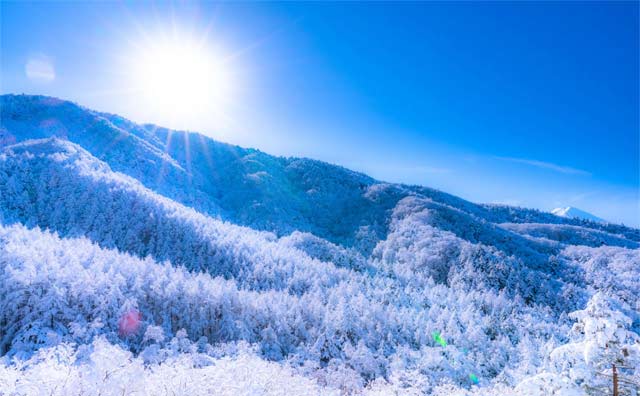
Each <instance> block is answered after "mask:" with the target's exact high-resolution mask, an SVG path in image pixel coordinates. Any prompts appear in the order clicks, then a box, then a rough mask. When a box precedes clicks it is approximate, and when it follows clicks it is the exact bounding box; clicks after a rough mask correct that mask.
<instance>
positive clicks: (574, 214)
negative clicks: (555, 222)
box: [551, 206, 607, 223]
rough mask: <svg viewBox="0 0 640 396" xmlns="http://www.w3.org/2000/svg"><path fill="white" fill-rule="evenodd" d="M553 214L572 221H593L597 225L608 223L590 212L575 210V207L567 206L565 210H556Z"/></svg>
mask: <svg viewBox="0 0 640 396" xmlns="http://www.w3.org/2000/svg"><path fill="white" fill-rule="evenodd" d="M551 213H553V214H554V215H556V216H560V217H568V218H572V219H584V220H591V221H595V222H596V223H606V222H607V221H606V220H604V219H602V218H600V217H598V216H595V215H592V214H591V213H589V212H585V211H584V210H582V209H578V208H574V207H573V206H566V207H564V208H555V209H553V210H552V211H551Z"/></svg>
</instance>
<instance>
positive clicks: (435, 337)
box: [431, 331, 447, 347]
mask: <svg viewBox="0 0 640 396" xmlns="http://www.w3.org/2000/svg"><path fill="white" fill-rule="evenodd" d="M431 335H432V336H433V340H434V341H435V342H436V343H437V344H440V345H441V346H443V347H446V346H447V341H446V340H445V339H444V337H443V336H441V335H440V333H438V332H437V331H434V332H433V333H431Z"/></svg>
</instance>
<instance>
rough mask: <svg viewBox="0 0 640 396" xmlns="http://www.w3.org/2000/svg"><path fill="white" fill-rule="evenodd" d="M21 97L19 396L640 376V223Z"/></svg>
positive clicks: (16, 257) (15, 321) (1, 179)
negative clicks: (467, 192) (517, 204)
mask: <svg viewBox="0 0 640 396" xmlns="http://www.w3.org/2000/svg"><path fill="white" fill-rule="evenodd" d="M1 102H2V103H1V104H2V107H1V108H0V114H1V115H2V118H1V124H2V125H1V127H0V145H2V146H3V148H2V149H0V354H1V355H2V357H0V389H1V390H0V394H3V392H4V391H5V390H8V394H31V393H39V394H69V393H82V392H84V393H86V394H97V393H101V394H109V392H113V393H114V394H115V393H117V394H135V393H146V394H173V393H176V394H177V393H188V394H193V395H199V394H211V393H216V394H294V395H295V394H310V393H311V394H319V395H321V394H329V395H334V394H336V395H337V394H352V393H353V394H378V395H383V394H415V395H421V394H433V395H472V394H473V395H476V394H478V395H495V394H503V395H520V396H522V395H547V394H558V395H585V394H586V395H592V394H603V393H606V392H607V391H608V389H607V386H608V382H607V378H606V377H602V376H600V375H599V374H597V373H599V372H601V371H602V370H607V369H609V367H610V364H612V362H616V364H618V365H619V366H620V375H621V376H623V377H624V378H625V379H628V380H629V381H631V382H633V381H636V382H638V381H637V378H640V372H639V371H638V370H639V369H638V367H640V361H639V360H638V359H639V356H640V351H639V350H638V348H639V347H638V345H639V337H640V336H639V334H640V333H639V332H640V327H639V326H638V323H640V281H639V279H640V231H639V230H637V229H632V228H628V227H624V226H622V225H615V224H608V223H601V222H594V221H590V220H584V219H583V218H573V217H571V213H575V211H571V210H568V211H566V213H568V215H567V216H568V217H558V216H555V215H553V214H550V213H544V212H540V211H536V210H531V209H526V208H514V207H508V206H500V205H476V204H473V203H471V202H468V201H465V200H462V199H460V198H457V197H455V196H452V195H449V194H446V193H444V192H441V191H437V190H433V189H429V188H426V187H419V186H404V185H396V184H390V183H383V182H379V181H376V180H373V179H371V178H369V177H367V176H366V175H362V174H359V173H356V172H352V171H350V170H348V169H344V168H341V167H337V166H333V165H330V164H326V163H322V162H319V161H314V160H310V159H297V158H280V157H273V156H270V155H268V154H265V153H262V152H260V151H258V150H253V149H243V148H240V147H236V146H230V145H225V144H223V143H219V142H215V141H212V140H210V139H208V138H205V137H203V136H201V135H197V134H187V133H186V132H180V131H169V130H166V129H163V128H157V127H150V126H139V125H136V124H134V123H132V122H130V121H128V120H125V119H123V118H121V117H118V116H116V115H110V114H102V113H97V112H93V111H91V110H88V109H84V108H82V107H80V106H77V105H74V104H71V103H68V102H64V101H60V100H54V99H52V98H46V97H30V96H3V97H2V98H1ZM110 139H115V140H114V141H111V140H110ZM189 142H193V144H190V143H189ZM187 153H188V155H187ZM436 335H437V336H436ZM623 367H630V369H629V368H623ZM625 384H626V385H624V386H626V387H627V388H625V389H624V391H625V392H627V393H628V394H637V393H638V391H637V390H634V389H635V388H632V387H630V386H631V385H629V382H625ZM633 392H635V393H633Z"/></svg>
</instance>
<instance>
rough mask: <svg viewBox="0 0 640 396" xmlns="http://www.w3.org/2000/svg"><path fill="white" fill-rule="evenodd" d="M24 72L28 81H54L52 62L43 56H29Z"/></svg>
mask: <svg viewBox="0 0 640 396" xmlns="http://www.w3.org/2000/svg"><path fill="white" fill-rule="evenodd" d="M24 72H25V74H26V75H27V77H28V78H29V80H31V81H34V82H37V83H49V82H52V81H53V80H55V79H56V71H55V68H54V66H53V61H52V60H51V58H49V57H48V56H45V55H34V56H31V57H30V58H29V60H27V64H26V65H25V67H24Z"/></svg>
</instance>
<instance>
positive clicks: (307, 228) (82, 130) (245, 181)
mask: <svg viewBox="0 0 640 396" xmlns="http://www.w3.org/2000/svg"><path fill="white" fill-rule="evenodd" d="M0 117H1V120H0V121H1V123H0V124H1V127H0V130H2V134H3V136H4V138H2V139H0V140H2V141H4V142H21V141H24V140H27V139H33V138H42V137H51V136H57V137H60V138H63V139H68V140H70V141H72V142H74V143H77V144H79V145H80V146H81V147H83V148H84V149H85V150H87V151H89V152H90V153H91V154H92V155H93V156H95V157H96V158H98V159H100V160H102V161H104V162H106V163H107V164H108V165H109V166H110V167H111V168H112V169H113V170H115V171H117V172H121V173H124V174H126V175H129V176H131V177H133V178H135V179H137V180H139V181H140V182H141V183H142V184H143V185H145V186H146V187H148V188H150V189H152V190H154V191H156V192H158V193H160V194H162V195H165V196H166V197H168V198H171V199H173V200H176V201H178V202H181V203H183V204H185V205H187V206H190V207H193V208H195V209H196V210H198V211H201V212H203V213H206V214H209V215H211V216H213V217H221V218H222V219H224V220H227V221H230V222H233V223H236V224H241V225H246V226H249V227H252V228H255V229H261V230H267V231H272V232H275V233H276V234H277V235H286V234H289V233H291V232H293V231H296V230H299V231H304V232H310V233H313V234H315V235H317V236H319V237H321V238H323V239H327V240H330V241H331V242H333V243H337V244H341V245H344V246H347V247H349V246H354V247H356V248H357V249H359V250H360V251H361V252H362V253H364V254H369V253H370V252H371V250H372V249H373V247H374V246H375V243H376V242H377V241H379V240H382V239H384V238H385V236H386V233H387V231H388V230H387V227H388V224H389V220H390V215H391V211H392V210H393V208H394V207H395V205H396V204H397V203H398V202H399V201H400V200H402V199H403V198H405V197H407V196H414V195H417V196H422V197H426V198H428V199H431V200H433V201H435V202H438V203H442V204H445V205H448V206H451V207H455V208H457V209H459V210H462V211H463V212H465V213H468V214H470V215H473V216H474V217H476V218H479V219H481V220H484V221H488V222H491V223H521V222H530V223H558V224H570V225H576V226H581V227H588V228H595V229H599V230H603V231H605V232H609V233H614V234H624V237H625V238H627V239H631V240H634V241H640V232H639V231H638V230H631V229H628V228H625V227H620V226H616V225H595V224H591V223H589V222H584V221H581V220H580V219H571V218H559V217H556V216H552V215H549V214H545V213H542V212H538V211H528V212H526V211H525V210H522V209H519V208H508V207H505V209H507V210H503V209H501V208H499V207H494V206H483V205H475V204H472V203H470V202H468V201H464V200H462V199H460V198H457V197H454V196H451V195H449V194H446V193H443V192H440V191H437V190H433V189H429V188H425V187H417V186H403V185H397V184H386V183H381V182H378V181H376V180H373V179H371V178H369V177H367V176H365V175H362V174H359V173H356V172H352V171H349V170H347V169H344V168H341V167H338V166H334V165H330V164H326V163H323V162H320V161H314V160H309V159H299V158H282V157H273V156H270V155H268V154H265V153H262V152H260V151H258V150H254V149H243V148H240V147H237V146H232V145H228V144H224V143H219V142H216V141H214V140H212V139H209V138H207V137H204V136H202V135H199V134H196V133H187V132H181V131H172V130H167V129H165V128H159V127H154V126H149V125H146V126H139V125H136V124H134V123H132V122H130V121H128V120H125V119H123V118H121V117H119V116H115V115H109V114H104V113H98V112H94V111H91V110H88V109H85V108H82V107H80V106H78V105H75V104H72V103H69V102H65V101H61V100H59V99H54V98H48V97H41V96H25V95H4V96H2V97H0ZM1 144H2V143H1V142H0V145H1ZM5 144H6V143H5ZM524 213H526V215H523V214H524Z"/></svg>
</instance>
